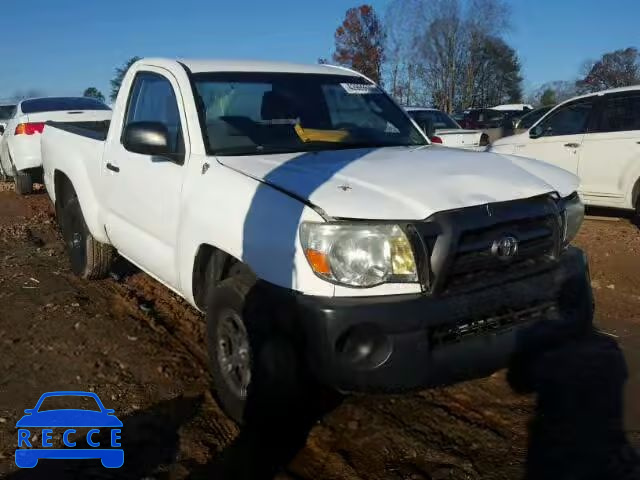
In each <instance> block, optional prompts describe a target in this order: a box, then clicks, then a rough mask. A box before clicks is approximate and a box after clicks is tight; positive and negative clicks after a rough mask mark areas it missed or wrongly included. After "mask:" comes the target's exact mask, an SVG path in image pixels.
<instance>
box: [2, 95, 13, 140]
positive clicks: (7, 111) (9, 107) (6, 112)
mask: <svg viewBox="0 0 640 480" xmlns="http://www.w3.org/2000/svg"><path fill="white" fill-rule="evenodd" d="M15 109H16V106H15V104H11V103H0V135H2V134H3V133H4V128H5V127H6V126H7V122H8V121H9V119H10V118H11V117H12V116H13V112H14V111H15Z"/></svg>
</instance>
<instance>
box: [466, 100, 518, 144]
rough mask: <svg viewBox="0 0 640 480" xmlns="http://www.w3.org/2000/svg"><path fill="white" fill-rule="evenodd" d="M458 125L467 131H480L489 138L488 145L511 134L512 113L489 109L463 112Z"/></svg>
mask: <svg viewBox="0 0 640 480" xmlns="http://www.w3.org/2000/svg"><path fill="white" fill-rule="evenodd" d="M458 123H459V124H460V126H461V127H462V128H465V129H468V130H482V132H483V133H485V134H486V135H487V136H488V137H489V143H493V142H494V141H495V140H498V139H499V138H502V137H505V136H507V135H512V134H513V120H512V112H508V111H500V110H493V109H491V108H474V109H470V110H465V111H464V114H463V118H462V120H460V121H459V122H458Z"/></svg>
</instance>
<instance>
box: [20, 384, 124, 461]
mask: <svg viewBox="0 0 640 480" xmlns="http://www.w3.org/2000/svg"><path fill="white" fill-rule="evenodd" d="M51 397H88V398H91V399H93V400H94V401H95V403H96V404H97V406H98V408H99V410H84V409H55V410H44V411H41V406H42V402H44V401H45V400H46V399H47V398H51ZM24 412H25V414H26V415H25V416H23V417H22V418H21V419H20V420H18V423H16V427H17V428H18V448H17V449H16V453H15V461H16V465H17V466H18V467H20V468H33V467H35V466H36V465H37V464H38V460H39V459H41V458H42V459H46V458H51V459H98V458H99V459H100V461H101V462H102V465H103V466H104V467H106V468H119V467H121V466H122V465H123V464H124V451H123V450H122V448H116V447H120V446H121V445H120V438H121V430H120V428H121V427H122V422H121V421H120V420H119V419H118V417H116V416H115V415H114V410H112V409H107V408H104V405H103V404H102V402H101V401H100V398H99V397H98V395H96V394H95V393H92V392H49V393H45V394H43V395H42V396H41V397H40V399H39V400H38V402H37V403H36V406H35V407H34V408H32V409H27V410H25V411H24ZM74 427H75V428H87V427H89V428H91V429H90V430H89V431H88V432H87V434H86V441H87V444H88V445H89V446H90V447H91V448H75V446H76V442H75V439H77V438H78V435H77V431H76V430H75V428H74ZM54 428H56V429H64V433H63V435H62V440H63V443H64V445H65V447H68V448H52V447H53V444H52V443H51V439H52V432H53V429H54ZM37 429H42V432H41V436H40V440H41V444H38V443H36V442H35V441H34V445H32V444H31V441H30V439H31V438H33V437H32V432H33V431H34V430H37ZM101 429H102V430H110V432H109V435H108V438H109V440H110V441H109V447H110V448H105V445H102V444H101V442H104V441H105V440H104V438H105V435H104V433H103V434H102V435H101V436H100V438H101V439H102V440H98V438H97V437H98V435H100V433H101ZM40 447H41V448H40Z"/></svg>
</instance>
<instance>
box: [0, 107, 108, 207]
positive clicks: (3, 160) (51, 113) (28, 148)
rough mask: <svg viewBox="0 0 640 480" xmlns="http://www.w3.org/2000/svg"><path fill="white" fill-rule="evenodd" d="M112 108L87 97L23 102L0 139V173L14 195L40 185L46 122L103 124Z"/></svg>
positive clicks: (28, 191) (29, 190)
mask: <svg viewBox="0 0 640 480" xmlns="http://www.w3.org/2000/svg"><path fill="white" fill-rule="evenodd" d="M110 118H111V109H110V108H109V107H107V106H106V105H105V104H104V103H102V102H99V101H98V100H94V99H92V98H86V97H49V98H32V99H29V100H22V101H21V102H19V103H18V104H17V105H16V106H15V108H14V112H13V115H12V116H11V118H10V119H8V121H7V124H6V126H5V127H4V130H5V132H4V135H2V137H0V174H3V175H4V176H10V177H13V179H14V181H15V183H16V192H18V193H19V194H22V195H24V194H27V193H31V191H32V189H33V182H39V183H41V182H42V158H41V155H40V135H41V134H42V131H43V130H44V127H45V123H46V122H48V121H57V122H64V123H70V124H73V123H74V122H80V121H82V122H87V121H95V122H104V121H107V120H109V119H110Z"/></svg>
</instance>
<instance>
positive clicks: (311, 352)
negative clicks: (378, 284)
mask: <svg viewBox="0 0 640 480" xmlns="http://www.w3.org/2000/svg"><path fill="white" fill-rule="evenodd" d="M297 302H298V309H299V313H300V314H299V320H300V322H301V324H302V325H303V329H304V335H305V337H306V342H305V343H306V352H305V354H306V356H307V360H308V362H309V365H310V368H311V370H312V372H313V373H314V375H316V376H317V377H318V379H319V380H320V381H321V382H322V383H324V384H326V385H328V386H331V387H334V388H336V389H338V390H341V391H347V392H358V391H362V392H374V391H382V392H398V391H403V390H410V389H417V388H424V387H430V386H436V385H445V384H450V383H454V382H458V381H462V380H467V379H471V378H478V377H482V376H486V375H488V374H490V373H492V372H494V371H496V370H498V369H500V368H503V367H505V366H507V364H508V362H509V360H510V358H511V357H512V356H513V355H515V354H519V353H527V352H533V351H537V350H543V349H546V348H549V347H551V346H554V345H557V344H560V343H562V342H564V341H566V340H568V339H570V338H572V337H575V336H578V335H580V334H581V333H583V332H585V331H586V330H588V329H589V328H590V327H591V324H592V318H593V297H592V292H591V286H590V281H589V272H588V266H587V261H586V257H585V255H584V254H583V253H582V251H580V250H578V249H575V248H571V249H569V250H568V251H567V252H565V253H564V254H563V255H562V257H561V259H560V261H559V263H558V264H557V265H556V266H555V267H554V268H553V269H551V270H547V271H545V272H542V273H539V274H537V275H534V276H529V277H527V278H522V279H519V280H515V281H510V282H509V283H506V284H503V285H500V286H494V287H490V288H485V289H480V290H476V291H473V292H469V293H466V294H464V295H456V296H441V297H431V296H428V295H421V294H416V295H399V296H384V297H364V298H321V297H309V296H300V297H298V300H297Z"/></svg>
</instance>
